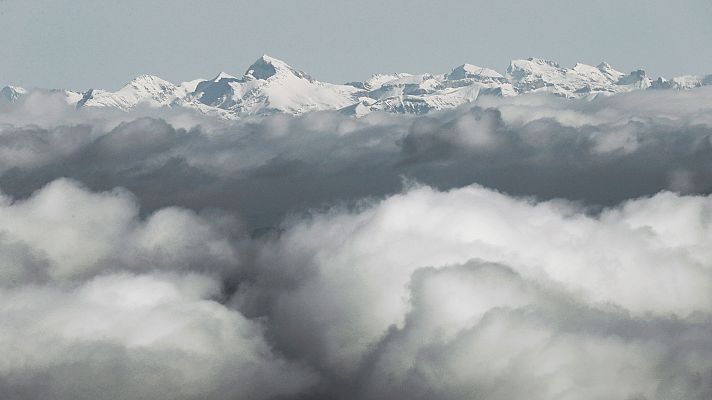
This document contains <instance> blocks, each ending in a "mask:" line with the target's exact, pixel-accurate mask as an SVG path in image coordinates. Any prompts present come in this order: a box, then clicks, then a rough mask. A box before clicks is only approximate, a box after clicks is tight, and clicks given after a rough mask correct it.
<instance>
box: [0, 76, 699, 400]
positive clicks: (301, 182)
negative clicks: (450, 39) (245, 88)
mask: <svg viewBox="0 0 712 400" xmlns="http://www.w3.org/2000/svg"><path fill="white" fill-rule="evenodd" d="M710 104H712V91H711V90H708V89H705V88H703V89H699V90H693V91H689V92H671V91H665V92H655V91H646V92H645V93H631V94H626V95H619V96H613V97H599V98H597V99H594V100H581V101H571V100H563V99H557V98H552V97H547V96H521V97H517V98H514V99H499V98H481V99H479V100H478V101H477V102H476V103H473V104H472V105H469V106H467V107H463V108H460V109H457V110H452V111H448V112H443V113H438V114H431V115H427V116H420V117H413V116H396V115H383V114H377V113H376V114H372V115H369V116H367V117H364V118H360V119H356V118H351V117H346V116H343V115H340V114H338V113H312V114H307V115H304V116H300V117H289V116H284V115H277V116H273V117H267V118H260V119H246V120H242V121H237V122H235V121H233V122H225V121H218V120H214V119H210V118H207V117H204V116H200V115H197V114H196V115H193V114H180V113H175V112H171V111H166V110H149V109H146V110H135V111H133V112H131V113H116V112H109V111H101V110H79V111H77V110H72V109H68V108H67V107H66V106H65V105H63V104H62V102H61V99H59V98H56V95H55V94H53V93H35V94H33V95H32V96H29V97H28V98H27V99H26V100H24V102H22V103H18V104H3V105H0V187H1V188H2V193H3V194H2V196H0V320H2V321H3V323H2V324H0V354H3V357H2V358H1V360H0V392H1V393H3V396H4V397H6V398H9V399H35V398H48V397H52V398H57V399H93V398H97V397H101V398H108V399H138V398H152V399H153V398H155V399H162V398H166V399H304V398H330V399H333V398H340V399H392V398H422V399H453V400H455V399H472V398H482V399H513V398H514V399H516V398H530V399H592V400H593V399H601V398H607V399H608V398H613V399H624V400H626V399H631V400H632V399H636V400H640V399H650V400H652V399H670V398H684V399H707V398H710V397H712V362H710V361H709V360H712V354H710V353H711V349H712V339H711V338H712V335H710V333H711V332H712V261H710V260H712V196H710V192H712V190H711V189H712V178H710V177H712V161H710V160H712V157H710V156H712V140H711V139H710V138H711V137H712V118H710V115H712V114H711V113H710V106H709V105H710ZM42 110H45V112H42Z"/></svg>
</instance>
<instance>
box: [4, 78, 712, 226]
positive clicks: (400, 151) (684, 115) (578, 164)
mask: <svg viewBox="0 0 712 400" xmlns="http://www.w3.org/2000/svg"><path fill="white" fill-rule="evenodd" d="M33 93H34V95H33V96H30V97H29V98H27V99H25V102H24V103H18V104H9V105H7V104H6V105H5V107H6V109H5V110H4V112H0V154H1V155H2V157H0V187H2V188H3V190H4V191H5V192H6V193H9V194H12V195H14V196H20V197H24V196H27V195H29V194H30V193H31V192H32V191H34V190H37V189H38V188H40V187H42V186H43V185H45V184H46V183H48V182H51V181H52V180H54V179H57V178H60V177H69V178H73V179H76V180H78V181H81V182H82V183H84V184H85V185H88V186H89V187H90V188H91V189H93V190H110V189H112V188H114V187H117V186H118V187H124V188H127V189H129V190H130V191H131V192H132V193H134V194H135V195H136V196H137V197H138V198H139V199H140V203H141V206H142V207H144V208H146V209H148V210H149V211H150V210H154V209H157V208H160V207H165V206H176V205H178V206H184V207H188V208H192V209H195V210H200V209H204V208H207V207H215V208H220V209H224V210H231V211H234V212H237V213H238V214H240V215H241V216H242V217H243V218H244V219H245V220H246V221H247V222H248V223H249V224H250V225H251V226H253V227H258V228H259V227H263V226H271V225H275V224H277V223H278V222H279V221H280V220H281V219H282V218H283V216H284V215H285V214H286V213H289V212H295V211H297V212H298V211H302V210H304V209H307V208H309V207H315V206H321V205H324V204H329V203H333V202H334V201H344V200H345V201H351V200H355V199H359V198H362V197H366V196H371V195H377V196H380V195H385V194H389V193H396V192H398V191H399V190H400V188H401V186H402V180H403V179H404V178H406V179H414V180H417V181H419V182H422V183H427V184H429V185H431V186H434V187H438V188H440V189H449V188H454V187H461V186H464V185H468V184H471V183H478V184H482V185H485V186H487V187H491V188H495V189H498V190H502V191H505V192H507V193H510V194H514V195H533V196H537V197H538V198H541V199H551V198H566V199H570V200H576V201H583V202H584V203H586V204H588V205H592V206H600V205H615V204H617V203H618V202H620V201H622V200H625V199H627V198H631V197H637V196H643V195H652V194H654V193H656V192H658V191H660V190H663V189H669V190H674V191H678V192H684V193H709V192H710V191H712V142H711V141H710V137H711V135H712V117H711V115H712V110H711V109H712V106H710V104H712V88H700V89H697V90H693V91H688V92H675V91H646V92H640V93H630V94H625V95H618V96H611V97H599V98H597V99H594V100H580V101H573V100H566V99H560V98H555V97H551V96H520V97H516V98H504V99H502V98H486V97H483V98H481V99H480V100H478V102H476V103H474V104H473V105H469V106H467V107H463V108H460V109H456V110H452V111H447V112H442V113H438V114H430V115H427V116H419V117H410V116H398V115H389V114H372V115H369V116H366V117H364V118H360V119H356V118H353V117H347V116H343V115H340V114H338V113H334V112H327V113H311V114H307V115H304V116H300V117H291V116H286V115H276V116H273V117H267V118H261V119H246V120H243V121H238V122H227V121H219V120H216V119H214V118H213V119H210V118H207V117H205V116H200V115H197V114H195V115H192V114H180V113H177V111H170V110H168V111H157V110H150V109H145V110H141V109H138V110H135V111H134V112H132V113H121V112H116V111H113V112H112V111H110V110H95V109H81V110H79V111H77V110H73V109H71V108H68V106H66V105H65V106H62V105H61V104H56V102H59V101H60V100H58V99H55V98H54V97H52V94H51V93H50V94H48V95H47V96H46V97H47V98H45V97H39V98H38V97H37V96H40V94H41V93H35V92H33ZM51 100H54V101H55V102H54V103H53V102H52V101H51ZM44 103H49V105H47V106H46V108H48V109H49V110H48V111H47V112H46V114H44V115H42V114H40V112H39V111H37V109H38V108H40V109H41V107H42V106H43V104H44ZM62 107H65V108H62ZM147 115H149V116H152V117H147Z"/></svg>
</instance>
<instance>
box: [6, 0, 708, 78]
mask: <svg viewBox="0 0 712 400" xmlns="http://www.w3.org/2000/svg"><path fill="white" fill-rule="evenodd" d="M711 21H712V1H710V0H690V1H661V0H657V1H623V0H616V1H610V0H596V1H573V0H545V1H495V0H490V1H472V0H469V1H468V0H458V1H455V0H448V1H442V0H441V1H434V0H431V1H417V0H410V1H400V0H398V1H396V0H378V1H374V0H361V1H334V0H332V1H315V0H314V1H311V0H301V1H300V0H282V1H278V0H273V1H256V0H252V1H228V0H207V1H206V0H202V1H196V0H121V1H117V0H111V1H108V0H0V86H2V85H4V84H10V83H12V84H18V85H23V86H28V87H32V86H41V87H62V88H73V89H87V88H90V87H102V88H107V89H117V88H118V87H120V86H122V85H123V84H124V83H125V82H127V81H128V80H130V79H131V78H132V77H134V76H135V75H138V74H154V75H159V76H161V77H163V78H165V79H168V80H171V81H182V80H191V79H195V78H210V77H213V76H214V75H216V74H217V73H218V72H220V71H226V72H229V73H232V74H238V75H239V74H242V73H243V72H244V70H245V69H246V68H247V67H248V66H249V65H250V64H251V63H252V61H254V60H255V59H256V58H257V57H259V56H260V55H261V54H263V53H267V54H270V55H272V56H274V57H277V58H281V59H283V60H285V61H287V62H288V63H290V64H291V65H293V66H294V67H296V68H298V69H301V70H304V71H305V72H307V73H309V74H311V75H312V76H314V77H315V78H317V79H320V80H327V81H332V82H345V81H350V80H362V79H365V78H367V77H368V76H369V75H371V74H373V73H376V72H394V71H403V72H446V71H447V70H449V69H450V68H451V67H454V66H456V65H458V64H462V63H464V62H469V63H472V64H477V65H481V66H486V67H491V68H494V69H496V70H498V71H500V72H503V71H504V69H505V68H506V67H507V65H508V63H509V60H510V59H513V58H526V57H541V58H549V59H554V60H556V61H558V62H560V63H561V64H562V65H564V66H571V65H573V63H575V62H576V61H580V62H585V63H589V64H597V63H599V62H600V61H607V62H609V63H610V64H612V65H613V66H614V67H617V68H618V69H620V70H623V71H625V72H627V71H629V70H631V69H634V68H638V67H644V68H645V69H646V70H647V71H649V72H650V73H651V74H653V75H656V76H657V75H664V76H670V75H681V74H688V73H689V74H702V73H712V51H711V50H710V49H711V48H712V22H711Z"/></svg>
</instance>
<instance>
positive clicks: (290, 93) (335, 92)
mask: <svg viewBox="0 0 712 400" xmlns="http://www.w3.org/2000/svg"><path fill="white" fill-rule="evenodd" d="M705 85H712V75H707V76H699V77H698V76H681V77H676V78H671V79H664V78H660V79H658V80H655V81H653V80H652V79H651V78H650V77H649V76H648V75H647V74H646V72H645V71H644V70H636V71H633V72H631V73H629V74H624V73H622V72H620V71H617V70H616V69H614V68H613V67H612V66H611V65H609V64H608V63H605V62H602V63H600V64H598V65H596V66H592V65H588V64H582V63H577V64H575V65H574V66H573V67H571V68H565V67H562V66H561V65H560V64H558V63H556V62H554V61H550V60H544V59H538V58H528V59H521V60H513V61H512V62H511V63H510V64H509V66H508V67H507V69H506V71H505V73H504V74H500V73H499V72H497V71H495V70H493V69H489V68H485V67H479V66H476V65H473V64H461V65H459V66H457V67H455V68H453V69H452V70H451V71H450V72H447V73H441V74H429V73H425V74H409V73H397V74H376V75H373V76H372V77H371V78H369V79H367V80H365V81H363V82H352V83H348V84H344V85H339V84H332V83H327V82H320V81H318V80H316V79H313V78H312V77H310V76H309V75H307V74H305V73H304V72H301V71H299V70H297V69H295V68H293V67H292V66H290V65H289V64H287V63H286V62H284V61H282V60H279V59H277V58H274V57H271V56H268V55H266V54H265V55H263V56H261V57H260V58H258V59H257V60H256V61H255V62H254V63H252V65H250V67H249V68H247V71H246V72H245V73H244V75H243V76H242V77H239V78H238V77H235V76H233V75H231V74H229V73H225V72H221V73H219V74H218V75H217V76H215V77H214V78H213V79H209V80H206V79H197V80H193V81H187V82H183V83H180V84H174V83H171V82H169V81H166V80H164V79H162V78H159V77H157V76H154V75H140V76H138V77H136V78H134V79H133V80H131V81H130V82H129V83H127V84H126V85H125V86H123V87H122V88H120V89H119V90H117V91H115V92H111V91H107V90H101V89H91V90H88V91H86V92H84V93H79V92H72V91H65V90H56V91H54V92H62V93H64V94H65V97H66V101H67V102H68V103H70V104H74V105H76V106H77V107H108V108H116V109H120V110H124V111H127V110H130V109H132V108H134V107H137V106H139V105H141V106H148V107H172V108H175V107H180V108H190V109H194V110H198V111H199V112H202V113H207V114H213V115H219V116H221V117H227V118H239V117H242V116H246V115H266V114H273V113H289V114H302V113H306V112H310V111H319V110H341V112H344V113H347V114H351V115H357V116H360V115H365V114H368V113H370V112H373V111H385V112H393V113H415V114H420V113H427V112H430V111H433V110H442V109H447V108H453V107H457V106H459V105H462V104H465V103H467V102H471V101H474V100H476V99H477V98H478V97H479V96H482V95H490V96H514V95H521V94H527V93H532V92H537V93H539V92H541V93H549V94H553V95H557V96H562V97H567V98H582V97H589V96H590V95H599V94H614V93H620V92H628V91H632V90H644V89H648V88H654V89H692V88H696V87H700V86H705ZM27 93H28V91H27V90H25V89H23V88H21V87H16V86H7V87H5V88H3V89H2V90H0V99H4V100H6V101H10V102H14V101H17V100H18V99H21V98H22V97H23V96H25V95H26V94H27Z"/></svg>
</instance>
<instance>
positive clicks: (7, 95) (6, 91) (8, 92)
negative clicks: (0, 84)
mask: <svg viewBox="0 0 712 400" xmlns="http://www.w3.org/2000/svg"><path fill="white" fill-rule="evenodd" d="M25 94H27V89H25V88H23V87H20V86H10V85H8V86H5V87H4V88H2V89H0V97H1V98H4V99H5V100H7V101H10V102H14V101H16V100H17V99H19V98H20V97H22V96H24V95H25Z"/></svg>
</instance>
